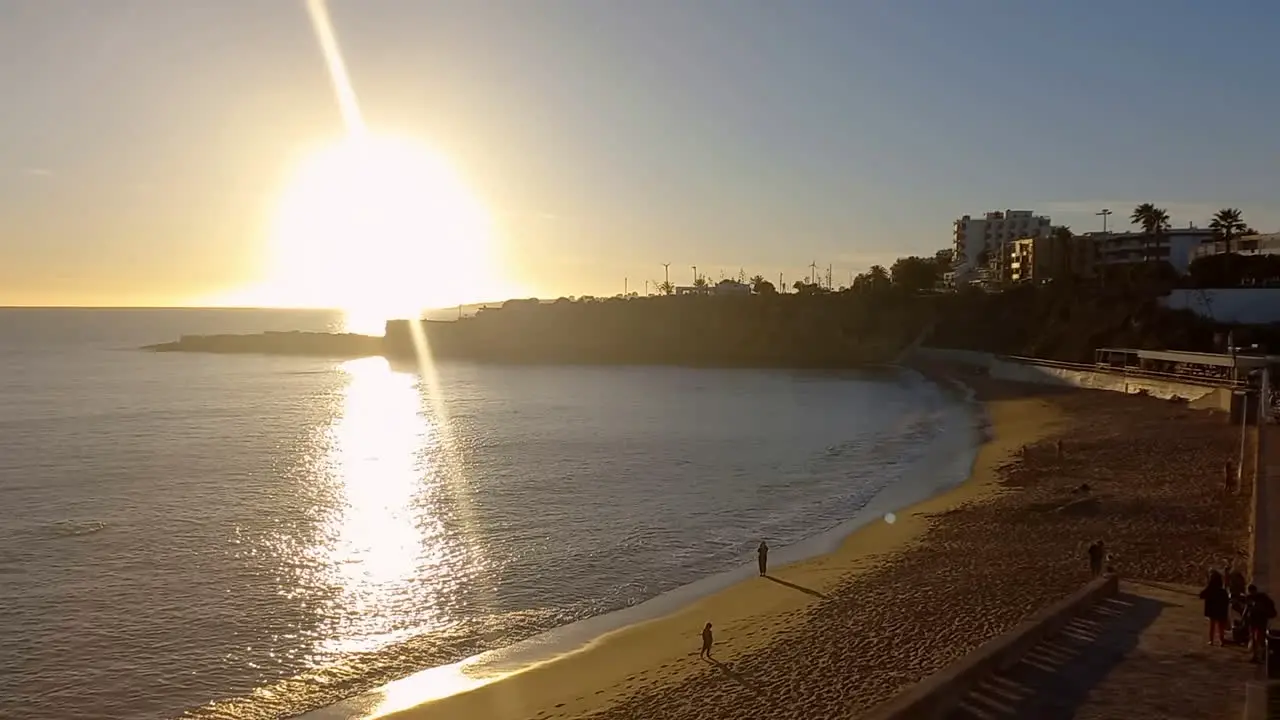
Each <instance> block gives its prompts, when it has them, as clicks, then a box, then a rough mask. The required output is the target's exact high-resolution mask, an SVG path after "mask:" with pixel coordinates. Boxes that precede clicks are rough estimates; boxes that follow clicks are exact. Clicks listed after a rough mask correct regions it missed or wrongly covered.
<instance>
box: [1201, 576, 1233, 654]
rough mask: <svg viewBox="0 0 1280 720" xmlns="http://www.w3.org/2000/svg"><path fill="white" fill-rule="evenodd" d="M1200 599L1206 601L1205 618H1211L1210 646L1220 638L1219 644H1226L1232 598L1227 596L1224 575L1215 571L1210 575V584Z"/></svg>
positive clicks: (1202, 591) (1202, 592)
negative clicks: (1214, 640) (1215, 639)
mask: <svg viewBox="0 0 1280 720" xmlns="http://www.w3.org/2000/svg"><path fill="white" fill-rule="evenodd" d="M1200 599H1201V600H1203V601H1204V616H1205V617H1207V618H1209V644H1210V645H1212V644H1213V639H1214V638H1215V637H1216V638H1218V644H1219V645H1222V644H1224V643H1225V637H1226V631H1227V621H1228V619H1229V616H1230V614H1231V598H1230V597H1228V595H1227V587H1226V585H1225V584H1224V583H1223V581H1222V573H1220V572H1218V571H1217V570H1214V571H1213V572H1211V573H1209V584H1208V585H1206V586H1205V588H1204V589H1203V590H1201V591H1200Z"/></svg>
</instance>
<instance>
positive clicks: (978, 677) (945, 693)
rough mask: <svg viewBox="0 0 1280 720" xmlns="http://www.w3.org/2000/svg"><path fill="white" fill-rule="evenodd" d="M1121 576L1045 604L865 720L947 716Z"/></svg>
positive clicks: (1115, 586)
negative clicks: (1014, 625) (969, 694)
mask: <svg viewBox="0 0 1280 720" xmlns="http://www.w3.org/2000/svg"><path fill="white" fill-rule="evenodd" d="M1119 587H1120V581H1119V578H1118V577H1117V576H1115V575H1107V576H1104V577H1100V578H1097V579H1096V580H1093V581H1091V582H1090V583H1089V584H1087V585H1085V586H1084V587H1082V588H1080V589H1079V590H1077V591H1076V592H1075V593H1073V594H1072V595H1070V596H1068V597H1066V598H1064V599H1063V600H1061V601H1059V602H1057V603H1055V604H1053V605H1051V606H1049V607H1047V608H1045V609H1044V610H1041V611H1040V612H1038V613H1036V614H1035V615H1033V616H1031V618H1030V619H1028V620H1026V621H1024V622H1023V623H1022V624H1020V625H1018V626H1017V627H1015V628H1014V629H1012V630H1010V631H1009V632H1007V633H1005V634H1003V635H1000V636H998V637H996V638H994V639H992V640H989V641H988V642H987V643H986V644H984V645H982V646H981V647H979V648H978V649H977V650H974V651H973V652H971V653H969V654H968V655H966V656H964V657H962V658H960V659H959V660H957V661H956V662H954V663H952V664H951V665H948V666H947V667H945V668H943V669H941V670H939V671H938V672H936V673H934V674H932V675H930V676H929V677H927V678H925V679H923V680H921V681H920V682H918V683H916V684H915V685H912V686H911V687H909V688H907V689H906V690H904V691H903V692H901V693H898V695H897V696H895V697H894V698H892V699H891V700H888V701H887V702H885V703H883V704H881V705H878V706H877V707H875V708H872V709H871V711H870V712H869V713H867V714H865V715H863V716H862V718H863V720H932V719H933V718H941V717H945V716H946V714H947V713H948V712H950V711H951V710H952V709H953V708H955V706H956V705H957V704H958V703H959V702H960V701H961V700H962V699H963V698H964V697H965V695H967V694H968V693H969V692H970V691H971V690H972V689H973V688H974V687H976V686H977V685H978V683H980V682H982V680H983V679H985V678H986V677H988V676H990V675H991V674H993V673H997V672H999V671H1001V670H1004V669H1007V668H1009V667H1011V666H1012V665H1014V664H1016V663H1017V662H1018V661H1019V660H1021V659H1022V657H1023V656H1024V655H1026V654H1027V652H1029V651H1030V650H1031V649H1032V648H1033V647H1035V646H1036V645H1038V644H1039V643H1040V642H1041V641H1043V640H1045V639H1046V638H1048V637H1050V636H1052V635H1054V634H1055V633H1057V632H1058V631H1060V630H1061V629H1062V628H1063V627H1065V626H1066V625H1067V623H1069V622H1071V619H1072V618H1074V617H1076V616H1077V615H1079V614H1081V613H1082V612H1084V611H1085V610H1087V609H1088V608H1090V607H1092V606H1093V605H1095V604H1096V603H1098V602H1099V601H1100V600H1102V599H1104V598H1108V597H1111V596H1113V595H1115V594H1116V592H1117V591H1118V590H1119Z"/></svg>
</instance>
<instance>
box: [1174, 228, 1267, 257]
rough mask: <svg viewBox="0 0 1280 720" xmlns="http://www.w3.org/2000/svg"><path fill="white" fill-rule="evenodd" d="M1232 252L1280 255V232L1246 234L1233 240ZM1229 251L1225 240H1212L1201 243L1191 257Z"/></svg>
mask: <svg viewBox="0 0 1280 720" xmlns="http://www.w3.org/2000/svg"><path fill="white" fill-rule="evenodd" d="M1230 251H1231V252H1233V253H1236V254H1238V255H1280V233H1267V234H1264V235H1245V236H1244V237H1241V238H1236V239H1235V240H1233V241H1231V250H1230ZM1226 252H1227V243H1226V241H1224V240H1210V241H1208V242H1203V243H1200V245H1199V246H1198V247H1196V249H1195V250H1194V251H1192V253H1191V259H1192V260H1193V261H1194V260H1196V259H1197V258H1202V257H1208V256H1210V255H1222V254H1225V253H1226Z"/></svg>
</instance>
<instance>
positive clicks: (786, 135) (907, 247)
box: [0, 0, 1280, 306]
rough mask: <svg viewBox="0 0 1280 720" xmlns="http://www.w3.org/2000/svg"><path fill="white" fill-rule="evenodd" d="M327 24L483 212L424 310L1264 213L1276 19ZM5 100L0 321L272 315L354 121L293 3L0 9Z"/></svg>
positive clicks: (376, 96) (160, 2) (927, 4)
mask: <svg viewBox="0 0 1280 720" xmlns="http://www.w3.org/2000/svg"><path fill="white" fill-rule="evenodd" d="M328 9H329V13H330V15H331V20H332V25H333V28H334V30H335V32H336V35H337V38H338V42H339V45H340V47H341V50H342V54H343V57H344V58H345V62H346V67H347V70H348V72H349V75H350V80H351V85H352V88H353V89H354V92H355V94H356V96H357V97H358V101H359V106H360V108H361V112H362V114H363V118H364V122H365V125H366V126H367V127H368V129H369V132H370V133H374V134H387V135H389V136H396V137H400V138H409V139H412V140H413V141H414V142H417V143H420V144H421V145H422V146H423V147H426V148H429V149H430V150H431V152H432V153H433V156H434V157H437V158H440V159H442V161H443V162H445V163H446V164H447V166H448V168H449V170H450V173H451V175H450V177H452V178H453V179H454V180H456V181H457V183H458V186H459V187H462V188H465V190H466V191H467V192H468V193H469V197H471V198H473V199H474V200H475V201H476V203H477V204H478V205H479V206H481V207H482V208H483V210H484V217H485V220H486V223H487V224H486V227H487V228H488V230H487V233H486V238H487V239H486V241H485V242H486V243H488V245H486V247H488V248H490V251H491V252H490V253H489V254H488V255H485V256H484V259H483V260H477V259H476V258H478V257H480V256H478V255H465V256H462V255H457V254H454V253H452V252H451V251H450V250H449V249H448V243H443V242H441V243H437V244H435V245H432V244H431V243H432V242H433V241H430V240H427V241H424V242H425V243H426V244H425V245H424V247H427V248H429V249H430V252H427V253H426V254H425V255H424V254H423V253H421V252H419V253H418V254H416V255H413V256H411V257H412V258H413V262H414V263H421V264H422V265H423V266H424V270H423V276H422V277H423V281H424V284H426V285H431V286H433V287H437V286H438V287H446V286H447V287H450V288H451V289H450V291H449V293H446V294H447V295H449V297H444V295H441V294H440V293H437V294H436V295H432V296H431V298H430V301H431V302H436V303H445V301H446V300H447V301H448V302H447V303H445V304H452V303H453V302H472V301H476V300H496V299H501V298H494V297H471V296H468V297H462V296H461V295H484V294H491V293H495V292H506V293H510V294H513V295H539V296H544V297H555V296H561V295H586V294H592V295H612V294H616V293H618V292H622V290H623V288H624V279H625V283H626V286H627V287H628V289H630V290H633V291H643V289H644V282H645V281H646V280H648V281H658V280H661V279H662V278H663V272H664V269H663V267H662V263H670V264H671V266H670V272H671V279H672V280H673V281H675V282H677V283H678V284H688V283H689V282H690V281H691V279H692V270H691V267H692V266H695V265H696V266H697V267H698V269H699V271H700V272H703V273H706V274H708V275H709V276H711V278H712V279H713V280H714V279H715V278H717V277H718V276H719V275H720V273H722V272H723V273H725V274H726V275H729V276H734V275H737V273H738V271H739V269H742V270H744V271H745V272H746V273H747V274H748V275H754V274H756V273H760V274H763V275H765V276H766V277H770V278H776V277H777V276H778V274H779V273H782V274H783V275H784V277H785V278H786V281H787V283H788V284H789V283H790V282H791V280H793V279H797V278H800V277H802V276H804V275H805V274H806V273H807V272H808V269H807V268H808V266H809V264H810V263H811V262H816V263H817V264H818V265H819V266H820V267H823V268H825V267H826V266H827V265H831V266H832V267H833V275H834V279H835V280H836V283H837V284H840V283H841V282H842V281H847V277H848V274H849V273H851V272H860V271H862V270H865V269H866V268H867V267H868V266H869V265H871V264H873V263H883V264H888V263H890V262H892V260H893V259H894V258H896V257H898V256H902V255H910V254H924V253H930V254H931V253H933V252H934V251H935V250H937V249H940V248H943V247H948V246H949V245H950V234H951V222H952V221H953V220H954V219H955V218H956V217H958V216H960V215H964V214H977V213H982V212H985V211H988V210H996V209H1006V208H1013V209H1032V210H1036V211H1038V212H1040V213H1043V214H1048V215H1050V216H1051V217H1052V218H1053V220H1054V222H1055V224H1065V225H1069V226H1071V227H1072V228H1073V229H1074V230H1076V231H1086V230H1096V229H1100V228H1101V223H1100V218H1098V217H1096V216H1094V214H1093V213H1094V212H1096V210H1098V209H1100V208H1103V207H1109V208H1111V209H1113V210H1114V211H1115V213H1116V214H1115V216H1113V217H1112V227H1114V226H1115V224H1116V221H1120V223H1121V224H1124V223H1125V221H1126V220H1127V216H1128V214H1129V212H1130V211H1131V210H1132V208H1133V206H1134V205H1136V204H1138V203H1140V202H1155V203H1156V204H1158V205H1160V206H1163V207H1166V208H1168V209H1169V212H1170V215H1171V216H1172V220H1173V224H1174V225H1175V226H1185V225H1186V224H1187V223H1191V222H1194V223H1196V224H1198V225H1204V224H1207V222H1208V219H1209V216H1210V215H1211V214H1212V213H1213V211H1214V210H1216V209H1218V208H1220V207H1224V206H1233V207H1239V208H1241V209H1242V210H1243V212H1244V217H1245V219H1246V221H1247V222H1248V223H1249V224H1250V225H1252V226H1253V227H1255V228H1257V229H1258V230H1260V231H1264V232H1267V231H1280V202H1278V201H1277V199H1276V194H1275V190H1276V188H1278V187H1280V133H1277V132H1275V129H1274V128H1275V127H1276V118H1278V117H1280V95H1277V94H1276V93H1275V92H1274V87H1275V73H1276V69H1277V68H1280V44H1277V43H1275V42H1274V38H1275V37H1276V35H1277V32H1278V31H1280V5H1277V4H1275V3H1267V2H1261V1H1259V2H1243V1H1234V2H1233V1H1231V0H1223V1H1221V2H1218V3H1204V2H1193V1H1191V0H1162V1H1161V2H1158V3H1157V2H1154V1H1151V2H1134V1H1129V0H1114V1H1111V2H1105V3H1104V2H1101V1H1095V0H1073V1H1072V2H1059V3H1032V2H1026V1H1025V0H1008V1H999V0H965V1H964V2H954V1H944V0H929V1H926V0H894V1H893V2H880V1H872V0H829V1H824V2H819V1H816V0H812V1H811V0H789V1H788V2H785V3H784V2H777V1H776V0H645V1H644V2H634V1H632V2H623V1H622V0H507V1H505V2H498V1H497V0H470V1H469V2H465V3H463V2H453V1H449V0H330V1H329V3H328ZM0 98H3V100H2V101H0V305H110V306H121V305H192V304H206V303H222V302H235V301H245V302H249V303H252V302H253V301H255V300H263V298H264V297H265V296H255V295H253V294H252V293H249V292H248V291H247V290H246V288H257V289H259V290H260V289H262V288H272V287H273V285H272V283H273V282H276V280H277V278H276V275H274V274H273V273H276V272H278V265H273V264H272V262H273V260H272V258H273V257H274V258H276V260H277V261H278V259H279V258H278V256H277V255H273V254H272V253H273V252H276V251H277V250H278V247H279V245H280V241H279V233H280V231H279V217H280V215H281V212H282V211H281V206H282V203H283V202H284V198H286V197H288V196H289V192H290V189H291V188H293V187H296V186H297V184H298V180H297V178H298V173H299V168H300V167H304V166H306V164H307V162H308V159H309V158H314V157H315V156H316V154H317V153H321V152H323V151H324V149H325V148H328V147H332V146H334V145H335V144H338V143H340V142H341V141H342V139H343V138H344V136H345V135H346V133H347V132H348V130H347V128H346V127H345V126H344V122H343V116H342V114H341V113H340V112H339V107H338V103H337V102H336V101H335V94H334V89H333V84H332V83H331V79H330V75H329V74H328V71H327V70H326V65H325V62H324V58H323V56H322V54H321V51H320V49H319V44H318V43H317V41H316V35H315V33H314V32H313V26H312V23H311V20H310V19H309V16H308V13H307V9H306V4H305V3H304V2H303V0H221V1H220V2H216V3H215V2H201V1H199V0H94V1H93V2H85V1H84V0H0ZM312 205H313V206H316V207H315V213H316V217H317V221H316V222H317V223H318V225H319V226H325V225H328V224H329V223H328V217H329V216H328V215H326V214H325V213H328V212H331V209H329V208H327V207H325V206H326V205H327V203H318V204H317V203H314V202H313V203H312ZM348 246H349V250H348V251H349V252H350V253H353V254H358V253H360V252H366V254H367V255H370V256H371V258H372V259H371V260H370V262H366V263H362V264H360V267H362V268H369V267H376V266H377V264H378V263H379V262H380V261H381V260H383V259H385V261H386V262H385V265H386V266H388V267H393V266H397V265H400V266H403V265H405V264H406V262H405V261H404V258H402V257H401V256H398V255H395V254H394V253H391V252H390V251H387V250H386V248H381V249H379V248H380V246H376V245H369V244H367V243H364V242H362V241H361V240H351V241H350V242H349V243H348ZM290 247H293V248H294V250H293V252H301V251H299V250H298V249H297V247H298V244H297V242H296V238H295V240H294V244H293V245H291V246H290ZM382 252H386V253H387V254H386V255H385V257H384V255H381V254H379V253H382ZM286 259H287V258H286ZM366 259H368V258H366ZM427 265H430V266H431V268H432V269H430V270H428V269H426V267H425V266H427ZM352 267H353V268H354V267H355V266H354V265H353V266H352ZM273 268H274V269H273ZM460 268H469V269H466V270H465V271H464V269H460ZM352 272H353V273H354V272H356V270H354V269H353V270H352ZM366 272H368V270H366ZM447 274H454V275H456V277H461V278H466V281H465V282H464V283H458V282H455V283H453V284H452V285H449V284H448V283H446V282H445V281H444V279H443V278H444V277H445V276H446V275H447ZM403 275H404V273H403V272H402V273H401V276H403ZM398 277H399V276H398ZM353 282H354V281H353ZM361 282H366V283H369V282H373V281H372V280H370V279H369V278H367V277H366V278H364V279H363V280H361ZM357 285H358V283H357ZM459 287H466V288H470V290H471V291H473V292H468V291H462V290H458V288H459ZM275 289H276V290H278V291H279V292H276V293H275V294H274V295H272V296H271V297H270V298H269V302H271V303H272V304H284V305H288V304H292V301H296V302H297V303H298V304H323V303H324V300H325V298H324V297H316V296H314V294H312V295H308V296H307V297H305V298H302V297H301V295H299V296H298V297H292V296H291V295H290V293H289V287H285V286H283V285H280V284H279V283H277V287H275ZM455 296H457V297H455ZM263 301H264V302H265V301H266V300H263ZM245 302H236V303H235V304H245ZM335 302H337V301H335Z"/></svg>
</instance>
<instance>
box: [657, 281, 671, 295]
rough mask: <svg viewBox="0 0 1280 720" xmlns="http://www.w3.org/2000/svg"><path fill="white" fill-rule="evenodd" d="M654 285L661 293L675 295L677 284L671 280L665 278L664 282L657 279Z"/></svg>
mask: <svg viewBox="0 0 1280 720" xmlns="http://www.w3.org/2000/svg"><path fill="white" fill-rule="evenodd" d="M653 285H654V287H656V288H658V294H659V295H674V294H675V292H676V286H675V285H674V284H673V283H672V282H671V281H670V280H663V281H662V282H658V281H656V280H655V281H654V282H653Z"/></svg>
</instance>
